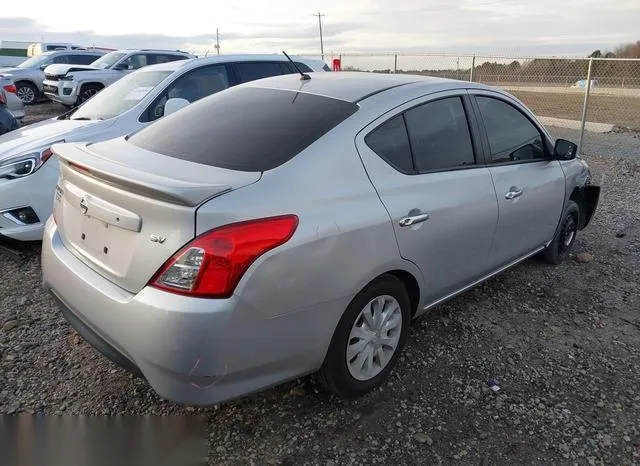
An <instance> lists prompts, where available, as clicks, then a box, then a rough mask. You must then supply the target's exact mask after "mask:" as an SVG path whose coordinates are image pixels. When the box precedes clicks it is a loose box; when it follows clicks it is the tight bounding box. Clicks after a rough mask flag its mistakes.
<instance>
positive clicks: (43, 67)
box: [40, 64, 49, 71]
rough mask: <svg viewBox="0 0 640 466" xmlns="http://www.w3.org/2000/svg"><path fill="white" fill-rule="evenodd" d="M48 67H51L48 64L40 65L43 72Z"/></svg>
mask: <svg viewBox="0 0 640 466" xmlns="http://www.w3.org/2000/svg"><path fill="white" fill-rule="evenodd" d="M47 66H49V65H47V64H44V65H40V69H41V70H42V71H44V69H45V68H46V67H47Z"/></svg>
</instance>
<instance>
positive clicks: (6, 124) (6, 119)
mask: <svg viewBox="0 0 640 466" xmlns="http://www.w3.org/2000/svg"><path fill="white" fill-rule="evenodd" d="M7 94H8V93H7V92H6V91H5V90H4V89H2V88H0V135H2V134H5V133H8V132H9V131H13V130H15V129H18V128H19V127H20V122H19V121H18V119H17V118H16V117H15V116H14V115H13V114H12V113H11V112H10V111H9V109H8V108H7ZM0 178H2V168H0Z"/></svg>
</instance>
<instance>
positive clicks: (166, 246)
mask: <svg viewBox="0 0 640 466" xmlns="http://www.w3.org/2000/svg"><path fill="white" fill-rule="evenodd" d="M53 151H54V152H55V153H56V154H57V155H58V156H59V157H60V178H59V181H58V186H57V188H56V195H55V200H54V214H53V215H54V219H55V221H56V223H57V225H58V229H59V232H60V236H61V238H62V241H63V242H64V244H65V246H66V247H67V248H68V249H69V250H70V251H71V252H72V253H73V254H74V255H75V256H76V257H78V258H79V259H80V260H82V261H83V262H84V263H85V264H87V265H88V266H89V267H91V268H92V269H93V270H95V271H96V272H97V273H99V274H101V275H102V276H104V277H105V278H107V279H108V280H110V281H112V282H113V283H115V284H117V285H118V286H120V287H122V288H124V289H126V290H128V291H130V292H132V293H136V292H138V291H140V290H141V289H142V288H143V287H144V286H145V285H146V284H147V283H148V281H149V279H151V277H152V276H153V274H154V273H155V272H156V271H157V270H158V269H159V268H160V267H161V266H162V264H163V263H164V262H165V261H166V260H167V259H169V257H171V256H172V255H173V254H174V253H175V252H176V251H177V250H179V249H180V248H181V247H182V246H184V245H185V244H186V243H187V242H188V241H190V240H191V239H193V238H194V236H195V218H196V216H195V212H196V209H197V207H198V206H199V205H200V204H201V203H202V202H204V201H206V200H208V199H210V198H212V197H215V196H219V195H222V194H224V193H228V192H230V191H232V190H234V189H238V188H240V187H242V186H246V185H248V184H252V183H255V182H256V181H258V180H259V179H260V177H261V173H260V172H242V171H233V170H226V169H221V168H217V167H213V166H207V165H201V164H197V163H192V162H186V161H184V160H178V159H175V158H172V157H167V156H163V155H160V154H157V153H154V152H150V151H147V150H144V149H141V148H138V147H136V146H133V145H132V144H129V143H127V142H126V140H125V139H124V138H119V139H116V140H111V141H106V142H103V143H98V144H89V145H81V144H61V145H55V146H54V147H53Z"/></svg>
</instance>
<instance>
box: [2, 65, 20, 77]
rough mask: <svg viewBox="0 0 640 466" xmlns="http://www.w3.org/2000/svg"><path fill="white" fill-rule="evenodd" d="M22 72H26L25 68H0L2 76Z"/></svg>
mask: <svg viewBox="0 0 640 466" xmlns="http://www.w3.org/2000/svg"><path fill="white" fill-rule="evenodd" d="M21 71H24V68H11V67H5V68H0V75H4V74H13V73H20V72H21Z"/></svg>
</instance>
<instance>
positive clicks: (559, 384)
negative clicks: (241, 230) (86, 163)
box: [0, 157, 640, 465]
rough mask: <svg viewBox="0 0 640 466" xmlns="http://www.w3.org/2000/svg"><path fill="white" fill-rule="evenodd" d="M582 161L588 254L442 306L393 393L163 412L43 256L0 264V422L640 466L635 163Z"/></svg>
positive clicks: (246, 448)
mask: <svg viewBox="0 0 640 466" xmlns="http://www.w3.org/2000/svg"><path fill="white" fill-rule="evenodd" d="M588 162H589V163H590V164H591V167H592V170H593V172H594V175H595V176H594V177H595V179H596V180H597V181H598V182H600V183H601V184H602V185H603V186H604V192H603V197H602V200H601V204H600V206H599V209H598V211H597V214H596V216H595V218H594V220H593V223H592V224H591V225H590V226H589V227H588V228H587V229H586V230H585V231H583V232H581V233H580V235H579V236H578V239H577V242H576V244H575V253H588V254H590V255H591V256H589V255H586V256H585V255H582V256H581V258H582V259H584V260H585V262H578V261H576V260H575V259H576V258H575V257H573V258H572V259H571V260H569V261H567V262H566V263H564V264H562V265H560V266H557V267H552V266H548V265H546V264H545V263H543V262H541V261H540V260H538V259H532V260H529V261H527V262H526V263H524V264H522V265H520V266H517V267H516V268H514V269H512V270H510V271H507V272H505V273H504V274H502V275H501V276H499V277H496V278H494V279H492V280H490V281H488V282H487V283H485V284H483V285H482V286H480V287H478V288H476V289H475V290H472V291H470V292H468V293H466V294H464V295H462V296H460V297H458V298H456V299H455V300H453V301H451V302H449V303H447V304H445V305H441V306H439V307H438V308H436V309H434V310H433V312H432V313H430V314H429V315H428V316H426V317H425V318H423V319H421V320H420V321H418V322H416V324H415V326H414V328H413V330H412V332H411V339H410V343H409V344H408V346H407V348H406V351H405V354H404V356H403V357H402V358H401V360H400V363H399V364H398V367H397V369H396V370H395V371H394V372H393V374H392V377H391V379H390V381H389V383H388V384H387V385H386V386H385V387H384V388H382V389H381V390H379V391H376V392H375V393H372V394H370V395H368V396H365V397H364V398H361V399H359V400H356V401H350V402H348V401H342V400H338V399H336V398H334V397H332V396H330V395H327V394H326V393H325V392H323V391H322V390H320V389H319V388H318V387H317V385H316V384H315V381H314V379H313V378H312V377H308V378H304V379H302V380H299V381H296V382H292V383H288V384H286V385H283V386H281V387H276V388H274V389H271V390H268V391H265V392H263V393H260V394H257V395H254V396H251V397H248V398H246V399H243V400H240V401H236V402H231V403H227V404H224V405H221V406H216V407H211V408H206V409H205V408H199V409H192V408H185V407H183V406H178V405H175V404H173V403H169V402H166V401H164V400H162V399H160V398H159V397H158V396H156V395H155V394H154V393H153V392H152V391H151V390H150V388H149V387H148V385H147V384H146V382H145V381H144V380H140V379H136V378H133V377H132V376H131V375H129V374H127V373H126V372H124V371H123V370H121V369H119V368H117V367H116V366H114V365H113V364H111V363H110V362H109V361H107V360H105V359H104V358H103V357H102V356H100V355H99V354H98V353H97V352H96V351H94V350H93V349H92V348H91V347H90V346H88V345H87V344H86V343H84V342H83V341H82V340H81V339H80V338H79V337H78V336H77V335H76V334H75V332H74V331H73V330H72V329H71V328H70V327H69V326H68V324H67V323H66V322H65V320H64V319H63V318H62V317H61V315H60V313H59V312H58V311H57V309H56V308H55V306H54V303H53V301H52V299H51V298H50V297H49V296H48V295H46V294H45V293H44V292H43V291H42V290H41V288H40V267H39V247H38V246H37V245H35V246H32V247H29V248H28V249H27V258H26V260H25V261H24V262H19V261H15V260H12V259H10V258H9V257H6V256H2V255H0V264H1V267H0V328H1V329H2V330H0V413H26V414H33V413H44V414H62V413H66V414H85V415H90V414H109V415H117V414H159V415H164V414H189V415H193V416H201V417H202V418H203V419H204V420H205V421H206V422H207V424H208V426H209V433H210V434H209V441H210V456H209V460H210V462H211V463H213V464H283V465H284V464H289V465H291V464H321V465H335V464H376V463H378V464H447V463H456V464H473V465H477V464H505V465H506V464H539V463H542V462H544V463H554V464H615V465H627V464H628V465H631V464H638V463H640V316H639V312H638V310H639V309H640V289H639V288H640V286H639V283H640V273H639V270H640V189H638V184H639V182H640V165H639V164H637V163H634V162H632V161H629V160H623V159H619V158H615V157H606V158H604V157H603V158H600V157H588ZM490 379H494V380H495V381H496V382H497V384H498V385H499V386H500V390H499V391H498V392H493V391H491V390H490V389H489V386H488V381H489V380H490Z"/></svg>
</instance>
